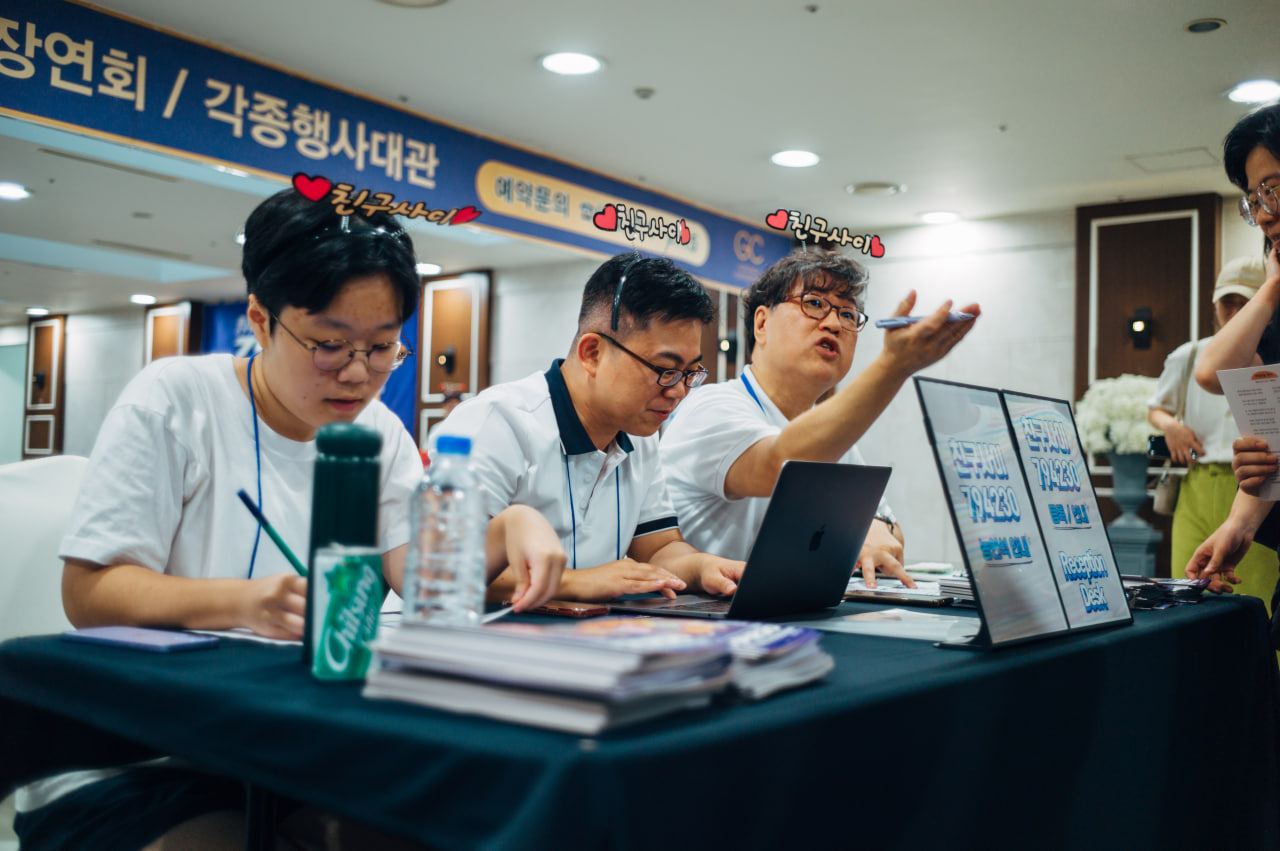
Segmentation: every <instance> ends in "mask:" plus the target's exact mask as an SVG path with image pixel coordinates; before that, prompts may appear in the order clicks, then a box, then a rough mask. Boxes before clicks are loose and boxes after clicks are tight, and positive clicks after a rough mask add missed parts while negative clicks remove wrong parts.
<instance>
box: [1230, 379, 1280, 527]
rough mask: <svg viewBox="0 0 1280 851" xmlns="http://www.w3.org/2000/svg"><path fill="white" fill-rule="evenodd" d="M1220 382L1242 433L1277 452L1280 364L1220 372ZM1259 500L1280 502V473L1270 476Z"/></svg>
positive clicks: (1279, 430)
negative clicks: (1264, 443)
mask: <svg viewBox="0 0 1280 851" xmlns="http://www.w3.org/2000/svg"><path fill="white" fill-rule="evenodd" d="M1218 381H1219V382H1221V383H1222V392H1223V394H1224V395H1225V396H1226V397H1227V404H1228V405H1230V406H1231V416H1232V417H1233V418H1234V419H1235V421H1236V428H1238V429H1239V430H1240V434H1241V435H1242V436H1244V437H1259V438H1262V439H1263V440H1265V441H1266V442H1267V446H1269V447H1270V448H1271V450H1272V451H1273V452H1274V451H1275V450H1276V449H1277V448H1280V364H1274V363H1273V364H1267V365H1265V366H1248V367H1245V368H1244V369H1220V370H1218ZM1258 497H1259V498H1260V499H1262V500H1264V501H1274V500H1277V499H1280V471H1277V472H1275V473H1272V474H1271V475H1270V476H1269V477H1267V480H1266V482H1264V483H1263V485H1262V490H1261V491H1260V492H1259V493H1258Z"/></svg>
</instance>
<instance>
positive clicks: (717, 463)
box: [660, 366, 893, 560]
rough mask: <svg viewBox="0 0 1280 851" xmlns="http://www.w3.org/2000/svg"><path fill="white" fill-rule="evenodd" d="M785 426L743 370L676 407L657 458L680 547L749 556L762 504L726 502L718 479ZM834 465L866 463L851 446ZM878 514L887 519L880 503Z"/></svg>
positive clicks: (739, 500)
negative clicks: (677, 527)
mask: <svg viewBox="0 0 1280 851" xmlns="http://www.w3.org/2000/svg"><path fill="white" fill-rule="evenodd" d="M748 382H749V384H748ZM748 388H750V389H748ZM752 391H754V393H755V395H754V397H753V396H752ZM789 422H790V420H788V419H787V417H786V415H785V414H783V413H782V411H781V410H779V409H778V406H777V405H775V404H774V403H773V400H772V399H770V398H769V396H768V394H766V393H765V392H764V390H763V389H762V388H761V387H760V382H758V381H756V378H755V375H754V373H752V372H751V367H750V366H748V367H746V368H745V369H744V370H743V377H741V378H736V379H734V380H732V381H724V382H721V383H719V384H710V385H707V386H705V387H700V388H698V389H697V390H695V391H693V392H692V393H690V394H689V396H688V398H686V399H685V400H684V401H683V402H681V403H680V407H678V408H676V412H675V414H674V415H673V416H672V417H671V419H670V420H669V421H668V422H667V427H666V430H665V431H664V432H663V434H662V446H661V452H660V455H661V457H662V470H663V472H664V473H665V474H666V477H667V489H668V491H669V492H670V494H671V502H672V504H673V505H674V506H675V509H676V516H677V517H679V518H680V531H681V533H682V534H683V535H684V538H685V540H686V541H688V542H689V543H690V544H692V545H693V546H695V547H697V548H698V549H700V550H702V551H704V552H708V553H714V554H715V555H718V556H724V557H725V558H731V559H740V560H741V559H745V558H746V557H747V556H748V555H749V554H750V552H751V545H752V544H753V543H755V540H756V533H758V532H759V531H760V524H761V523H763V522H764V514H765V511H766V509H768V507H769V498H768V497H729V496H726V495H725V489H724V483H725V478H726V477H727V476H728V475H729V468H730V467H732V466H733V464H734V462H735V461H737V460H738V458H740V457H741V456H742V453H744V452H746V451H747V450H748V449H750V448H751V447H752V446H754V445H755V444H756V443H759V442H760V441H761V440H763V439H764V438H766V437H771V436H773V435H776V434H778V433H779V432H781V431H782V429H783V428H784V427H785V426H786V425H787V424H788V423H789ZM840 463H841V464H865V463H866V461H864V460H863V458H862V453H860V452H859V451H858V447H857V446H856V445H855V446H852V447H850V448H849V451H848V452H846V453H845V454H844V455H843V456H841V458H840ZM879 513H880V514H883V515H885V516H888V517H890V518H892V517H893V514H892V512H891V511H890V510H889V506H888V504H887V503H886V502H884V500H881V501H880V508H879Z"/></svg>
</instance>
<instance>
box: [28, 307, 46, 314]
mask: <svg viewBox="0 0 1280 851" xmlns="http://www.w3.org/2000/svg"><path fill="white" fill-rule="evenodd" d="M27 315H28V316H48V315H49V308H47V307H28V308H27Z"/></svg>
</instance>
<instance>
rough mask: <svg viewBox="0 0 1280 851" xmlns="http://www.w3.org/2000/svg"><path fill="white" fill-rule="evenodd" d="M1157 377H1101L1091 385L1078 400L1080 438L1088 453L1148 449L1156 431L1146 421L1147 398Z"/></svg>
mask: <svg viewBox="0 0 1280 851" xmlns="http://www.w3.org/2000/svg"><path fill="white" fill-rule="evenodd" d="M1155 389H1156V380H1155V379H1154V378H1148V377H1146V376H1144V375H1122V376H1120V377H1119V378H1102V379H1099V380H1098V381H1095V382H1093V383H1092V384H1090V385H1089V389H1088V390H1086V391H1085V393H1084V398H1083V399H1081V400H1080V401H1079V402H1077V403H1076V425H1077V426H1078V427H1079V429H1080V441H1081V442H1082V443H1083V444H1084V448H1085V449H1087V450H1088V451H1089V452H1098V453H1101V452H1116V453H1120V454H1124V453H1134V452H1141V453H1145V452H1146V451H1147V438H1148V437H1150V436H1151V435H1153V434H1155V433H1156V430H1155V429H1154V428H1153V427H1152V426H1151V424H1150V423H1149V422H1147V400H1148V399H1150V398H1151V396H1152V394H1153V393H1155Z"/></svg>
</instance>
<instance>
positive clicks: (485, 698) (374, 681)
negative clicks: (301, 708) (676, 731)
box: [364, 617, 833, 734]
mask: <svg viewBox="0 0 1280 851" xmlns="http://www.w3.org/2000/svg"><path fill="white" fill-rule="evenodd" d="M817 638H818V633H817V632H815V631H814V630H811V629H806V628H803V627H795V626H784V625H775V624H760V623H744V622H740V621H708V620H693V619H684V618H637V617H609V618H597V619H592V620H583V621H576V622H573V623H557V624H529V623H495V624H488V625H485V626H479V627H443V626H426V625H419V624H405V625H403V626H401V627H400V628H399V629H397V630H394V631H392V632H389V633H385V634H383V635H382V636H380V637H379V638H378V640H377V641H376V642H375V643H374V645H373V649H374V658H373V663H372V664H371V666H370V668H369V673H368V676H367V679H366V683H365V689H364V694H365V696H366V697H374V698H394V699H398V700H406V701H410V702H413V703H420V704H423V705H426V706H432V707H435V708H438V709H447V710H451V711H454V712H465V713H471V714H476V715H485V716H489V717H492V718H499V719H503V720H507V721H515V722H518V723H521V724H532V725H535V726H539V727H550V728H552V729H556V730H565V731H568V732H573V733H582V734H594V733H598V732H600V731H602V730H605V729H609V728H613V727H618V726H622V725H624V724H631V723H635V722H638V721H643V720H646V719H649V718H654V717H657V716H660V715H665V714H667V713H669V712H676V711H678V710H682V709H695V708H698V707H702V706H706V705H708V704H709V703H710V702H711V698H712V696H713V695H714V694H715V693H717V692H720V691H722V690H725V689H726V688H728V687H731V686H732V687H734V688H735V689H737V690H738V692H739V693H740V694H741V695H743V696H745V697H747V698H748V699H758V698H761V697H765V696H767V695H769V694H772V693H774V692H776V691H779V690H781V689H785V688H791V687H794V686H797V685H801V684H803V683H807V682H810V681H812V680H815V679H817V678H819V677H821V676H823V675H824V674H826V672H827V671H829V670H830V669H831V667H832V665H833V662H832V660H831V657H830V656H828V655H827V654H826V653H824V652H822V650H821V649H820V647H819V645H818V642H817Z"/></svg>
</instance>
